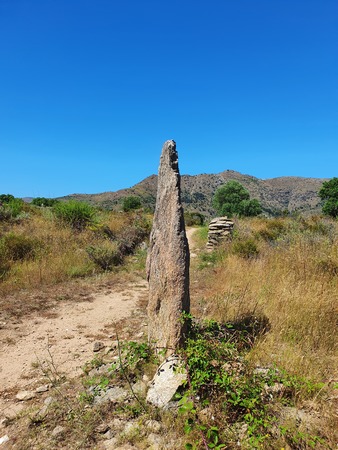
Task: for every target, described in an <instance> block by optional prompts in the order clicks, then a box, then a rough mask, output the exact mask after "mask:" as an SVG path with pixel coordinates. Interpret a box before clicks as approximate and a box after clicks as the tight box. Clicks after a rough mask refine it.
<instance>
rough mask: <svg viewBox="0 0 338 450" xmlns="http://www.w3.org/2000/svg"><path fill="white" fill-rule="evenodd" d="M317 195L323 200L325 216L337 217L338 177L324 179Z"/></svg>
mask: <svg viewBox="0 0 338 450" xmlns="http://www.w3.org/2000/svg"><path fill="white" fill-rule="evenodd" d="M318 195H319V197H320V198H321V199H322V200H325V203H324V205H323V213H324V214H325V215H327V216H331V217H338V178H337V177H335V178H332V179H331V180H329V181H324V183H323V186H322V187H321V189H320V191H319V192H318Z"/></svg>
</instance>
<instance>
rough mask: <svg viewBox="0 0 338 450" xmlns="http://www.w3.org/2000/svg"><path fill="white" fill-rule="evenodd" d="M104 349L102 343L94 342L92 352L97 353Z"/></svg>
mask: <svg viewBox="0 0 338 450" xmlns="http://www.w3.org/2000/svg"><path fill="white" fill-rule="evenodd" d="M104 348H105V345H104V343H103V342H100V341H96V342H94V345H93V352H99V351H100V350H103V349H104Z"/></svg>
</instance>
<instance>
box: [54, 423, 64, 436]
mask: <svg viewBox="0 0 338 450" xmlns="http://www.w3.org/2000/svg"><path fill="white" fill-rule="evenodd" d="M65 431H66V428H65V427H62V426H61V425H58V426H56V427H55V428H54V430H53V431H52V436H53V438H54V439H60V438H62V436H63V435H64V434H65Z"/></svg>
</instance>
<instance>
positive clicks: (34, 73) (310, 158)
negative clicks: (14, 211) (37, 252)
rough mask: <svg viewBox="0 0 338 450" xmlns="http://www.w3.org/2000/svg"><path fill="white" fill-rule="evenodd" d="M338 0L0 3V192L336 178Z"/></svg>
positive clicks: (29, 0) (1, 0) (8, 0)
mask: <svg viewBox="0 0 338 450" xmlns="http://www.w3.org/2000/svg"><path fill="white" fill-rule="evenodd" d="M337 81H338V2H337V1H336V0H209V1H208V2H207V1H201V0H194V1H191V0H184V1H182V0H170V1H164V0H163V1H160V0H142V1H140V0H124V1H122V0H120V1H116V0H95V1H94V0H0V193H11V194H14V195H16V196H34V197H36V196H46V197H55V196H61V195H66V194H71V193H98V192H104V191H110V190H113V191H114V190H117V189H121V188H124V187H130V186H132V185H133V184H136V183H137V182H139V181H141V180H142V179H143V178H145V177H147V176H148V175H151V174H153V173H156V172H157V168H158V163H159V156H160V152H161V147H162V144H163V142H164V141H165V140H167V139H175V140H176V142H177V149H178V152H179V163H180V171H181V173H182V174H191V175H194V174H199V173H218V172H221V171H223V170H226V169H232V170H237V171H239V172H242V173H247V174H250V175H254V176H256V177H258V178H272V177H277V176H286V175H294V176H304V177H327V178H330V177H333V176H338V173H337V168H338V108H337V106H338V84H337Z"/></svg>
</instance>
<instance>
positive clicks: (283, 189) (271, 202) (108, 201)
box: [63, 170, 325, 216]
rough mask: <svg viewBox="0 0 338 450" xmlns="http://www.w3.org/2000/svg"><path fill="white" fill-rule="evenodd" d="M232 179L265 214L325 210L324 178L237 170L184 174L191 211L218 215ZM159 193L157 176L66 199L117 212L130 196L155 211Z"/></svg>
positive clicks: (185, 203)
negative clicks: (218, 202) (215, 204)
mask: <svg viewBox="0 0 338 450" xmlns="http://www.w3.org/2000/svg"><path fill="white" fill-rule="evenodd" d="M230 180H236V181H238V182H240V183H241V184H242V185H243V186H244V187H246V188H247V189H248V191H249V192H250V195H251V197H252V198H257V199H258V200H259V201H260V202H261V204H262V206H263V210H264V212H266V213H268V214H276V213H277V212H280V211H285V210H287V211H289V212H295V211H299V212H301V213H304V214H315V213H319V212H320V210H321V206H320V198H319V197H318V191H319V189H320V188H321V186H322V183H323V181H325V179H324V178H302V177H279V178H270V179H266V180H262V179H259V178H256V177H253V176H251V175H243V174H241V173H239V172H235V171H233V170H226V171H224V172H221V173H218V174H201V175H182V181H181V183H182V202H183V206H184V208H185V209H186V210H187V211H198V212H201V213H203V214H205V215H207V216H210V215H214V214H215V211H214V209H213V208H212V197H213V195H214V193H215V191H216V189H217V188H218V187H219V186H221V185H223V184H225V183H226V182H228V181H230ZM156 191H157V175H151V176H149V177H147V178H145V179H144V180H142V181H141V182H140V183H138V184H136V185H135V186H132V187H131V188H128V189H122V190H119V191H116V192H104V193H101V194H72V195H69V196H66V197H63V199H76V200H82V201H87V202H89V203H92V204H95V205H99V206H101V207H103V208H107V209H116V208H117V207H118V205H119V203H120V202H121V199H122V198H123V197H125V196H129V195H137V196H139V197H141V198H142V201H143V203H144V205H145V206H147V207H150V208H154V206H155V201H156Z"/></svg>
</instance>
